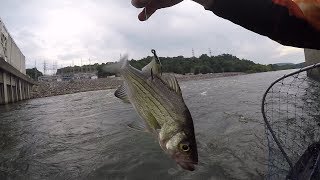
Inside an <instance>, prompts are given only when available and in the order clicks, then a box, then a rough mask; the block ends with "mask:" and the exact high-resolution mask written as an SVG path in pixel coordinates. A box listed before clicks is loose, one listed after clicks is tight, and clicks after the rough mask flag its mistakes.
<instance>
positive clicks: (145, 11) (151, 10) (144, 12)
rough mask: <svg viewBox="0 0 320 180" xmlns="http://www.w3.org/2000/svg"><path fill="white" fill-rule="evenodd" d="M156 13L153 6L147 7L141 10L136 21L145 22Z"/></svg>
mask: <svg viewBox="0 0 320 180" xmlns="http://www.w3.org/2000/svg"><path fill="white" fill-rule="evenodd" d="M156 11H157V8H155V7H153V6H147V7H145V8H143V10H142V12H141V13H140V14H139V15H138V19H139V20H140V21H145V20H147V19H148V18H149V17H150V16H151V15H152V14H153V13H154V12H156Z"/></svg>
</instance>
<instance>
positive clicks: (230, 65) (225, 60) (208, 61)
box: [57, 54, 304, 78]
mask: <svg viewBox="0 0 320 180" xmlns="http://www.w3.org/2000/svg"><path fill="white" fill-rule="evenodd" d="M152 58H153V57H151V56H148V57H145V58H142V59H140V60H134V59H132V60H131V61H130V64H131V65H132V66H133V67H135V68H137V69H141V68H142V67H144V66H145V65H147V64H148V63H149V62H150V61H151V60H152ZM160 60H161V63H162V71H163V72H171V73H176V74H189V73H191V74H207V73H224V72H244V73H256V72H266V71H277V70H285V69H296V68H301V67H303V66H304V63H300V64H293V63H277V64H268V65H264V64H258V63H255V62H253V61H251V60H247V59H239V58H238V57H236V56H233V55H231V54H221V55H218V56H208V55H207V54H202V55H201V56H200V57H183V56H176V57H160ZM109 63H110V62H109ZM109 63H102V64H95V65H91V66H90V65H85V66H82V67H80V66H75V67H64V68H61V69H58V71H57V74H59V73H61V72H63V73H77V72H81V70H83V69H88V68H89V69H94V70H95V71H96V72H97V74H98V77H99V78H101V77H108V76H111V75H114V73H112V72H106V71H105V70H104V68H103V67H104V66H105V65H106V64H109Z"/></svg>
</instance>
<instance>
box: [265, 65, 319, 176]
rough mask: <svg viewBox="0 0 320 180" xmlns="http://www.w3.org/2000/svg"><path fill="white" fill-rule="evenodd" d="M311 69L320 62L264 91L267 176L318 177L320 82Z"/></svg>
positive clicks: (289, 75) (281, 79)
mask: <svg viewBox="0 0 320 180" xmlns="http://www.w3.org/2000/svg"><path fill="white" fill-rule="evenodd" d="M311 70H313V71H314V70H317V71H318V70H319V71H320V63H318V64H315V65H312V66H308V67H305V68H302V69H300V70H298V71H295V72H293V73H290V74H288V75H286V76H284V77H281V78H279V79H278V80H276V81H275V82H273V83H272V84H271V85H270V87H269V88H268V89H267V91H266V92H265V94H264V97H263V101H262V108H261V109H262V114H263V117H264V121H265V125H266V134H267V140H268V173H267V177H266V178H267V179H270V180H271V179H272V180H273V179H277V180H278V179H287V178H288V179H289V178H290V179H299V177H301V175H303V176H308V177H309V176H310V177H311V176H312V177H314V174H315V173H317V172H319V171H317V168H318V170H319V166H320V165H319V164H320V160H319V158H320V156H319V154H320V153H319V151H320V144H319V143H318V142H319V140H320V82H319V81H316V80H314V79H311V78H309V77H308V76H307V72H308V71H309V72H310V71H311ZM308 148H309V149H308ZM302 173H305V174H302ZM311 179H312V178H311Z"/></svg>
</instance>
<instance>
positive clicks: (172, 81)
mask: <svg viewBox="0 0 320 180" xmlns="http://www.w3.org/2000/svg"><path fill="white" fill-rule="evenodd" d="M161 80H162V82H163V83H165V84H166V85H167V86H168V87H169V88H170V89H171V90H172V91H174V92H176V93H177V94H179V95H182V94H181V89H180V86H179V83H178V81H177V79H176V77H175V76H173V75H164V76H161Z"/></svg>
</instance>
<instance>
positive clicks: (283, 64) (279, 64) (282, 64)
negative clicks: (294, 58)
mask: <svg viewBox="0 0 320 180" xmlns="http://www.w3.org/2000/svg"><path fill="white" fill-rule="evenodd" d="M275 65H277V66H285V65H294V63H276V64H275Z"/></svg>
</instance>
